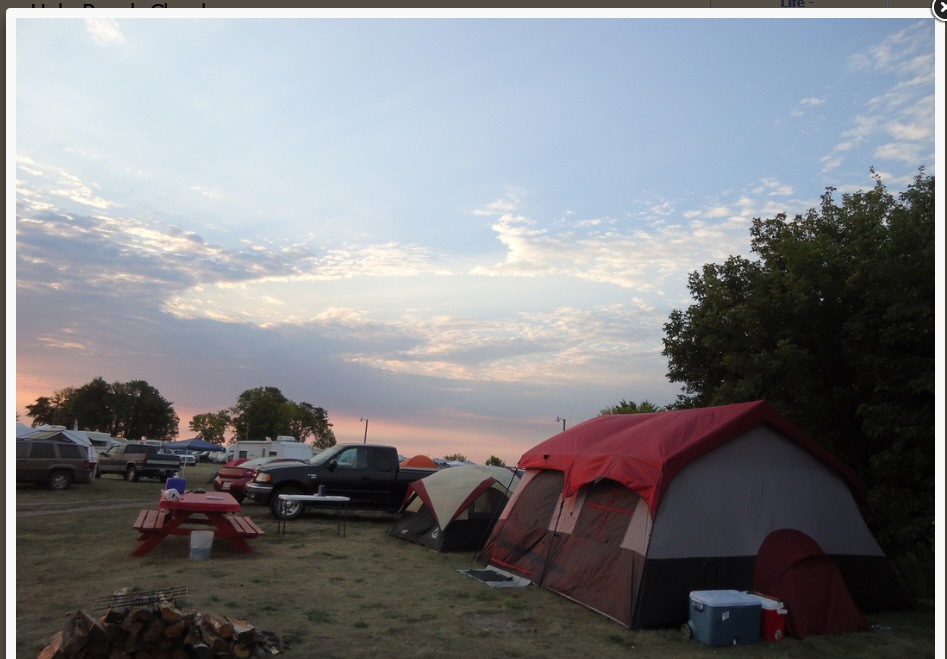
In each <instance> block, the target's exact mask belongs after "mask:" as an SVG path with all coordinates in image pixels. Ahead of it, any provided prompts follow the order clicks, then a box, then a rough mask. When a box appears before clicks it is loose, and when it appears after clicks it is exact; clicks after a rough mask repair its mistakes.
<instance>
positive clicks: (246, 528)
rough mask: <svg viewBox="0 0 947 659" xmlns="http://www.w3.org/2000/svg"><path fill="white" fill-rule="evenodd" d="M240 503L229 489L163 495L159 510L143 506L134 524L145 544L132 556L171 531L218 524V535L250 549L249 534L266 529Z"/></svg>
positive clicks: (184, 531) (143, 552) (182, 532)
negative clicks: (174, 496) (243, 512)
mask: <svg viewBox="0 0 947 659" xmlns="http://www.w3.org/2000/svg"><path fill="white" fill-rule="evenodd" d="M240 510H241V508H240V503H239V502H238V501H237V500H236V499H234V498H233V497H232V496H231V495H229V494H227V493H226V492H191V491H186V492H185V493H184V494H182V495H181V496H180V498H178V499H177V500H174V501H171V500H168V499H164V498H162V499H161V501H160V502H159V503H158V509H157V510H142V511H141V513H139V515H138V519H137V520H136V521H135V524H134V525H133V528H134V529H135V530H137V531H138V532H139V536H138V540H139V541H140V542H141V544H139V545H138V547H137V548H136V549H135V551H133V552H132V556H144V555H146V554H147V553H148V552H150V551H151V550H152V549H154V548H155V547H157V546H158V544H159V543H160V542H161V541H162V540H164V539H165V538H167V537H168V536H169V535H190V534H191V531H195V530H199V529H201V528H202V527H203V528H205V529H206V528H207V527H208V526H212V527H213V528H214V538H226V539H227V540H228V541H229V542H230V544H232V545H233V546H234V547H236V548H237V550H239V551H241V552H243V553H250V552H251V551H253V550H252V549H250V545H248V544H247V538H256V537H258V536H261V535H265V533H264V532H263V529H261V528H260V527H259V526H257V525H256V524H255V523H254V522H253V520H251V519H250V518H249V517H246V516H243V515H235V514H234V513H239V512H240Z"/></svg>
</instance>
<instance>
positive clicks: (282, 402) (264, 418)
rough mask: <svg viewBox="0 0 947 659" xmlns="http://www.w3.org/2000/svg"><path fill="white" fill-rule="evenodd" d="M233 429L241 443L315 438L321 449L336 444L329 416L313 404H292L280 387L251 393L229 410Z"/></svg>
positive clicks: (238, 399)
mask: <svg viewBox="0 0 947 659" xmlns="http://www.w3.org/2000/svg"><path fill="white" fill-rule="evenodd" d="M228 412H229V415H230V426H231V428H232V429H233V432H234V436H235V437H236V438H238V439H263V438H265V437H269V438H271V439H276V438H277V437H279V436H285V437H293V438H294V439H295V440H296V441H297V442H306V441H307V440H309V438H312V444H313V445H314V446H316V447H318V448H328V447H329V446H334V445H335V443H336V440H335V433H334V432H333V431H332V424H331V423H330V422H329V414H328V412H326V410H325V409H323V408H321V407H317V406H315V405H313V404H312V403H307V402H302V403H296V402H294V401H291V400H290V399H288V398H287V397H286V396H284V395H283V392H282V391H280V390H279V389H278V388H276V387H257V388H255V389H247V390H246V391H244V392H243V393H241V394H240V396H239V397H238V398H237V403H236V404H235V405H234V406H233V407H231V408H230V409H229V410H228Z"/></svg>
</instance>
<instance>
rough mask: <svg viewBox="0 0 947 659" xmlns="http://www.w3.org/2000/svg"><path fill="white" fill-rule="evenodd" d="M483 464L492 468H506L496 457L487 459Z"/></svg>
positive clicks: (492, 456)
mask: <svg viewBox="0 0 947 659" xmlns="http://www.w3.org/2000/svg"><path fill="white" fill-rule="evenodd" d="M484 464H488V465H492V466H494V467H505V466H506V463H505V462H503V460H501V459H500V458H498V457H497V456H495V455H491V456H490V458H489V459H488V460H487V461H486V462H485V463H484Z"/></svg>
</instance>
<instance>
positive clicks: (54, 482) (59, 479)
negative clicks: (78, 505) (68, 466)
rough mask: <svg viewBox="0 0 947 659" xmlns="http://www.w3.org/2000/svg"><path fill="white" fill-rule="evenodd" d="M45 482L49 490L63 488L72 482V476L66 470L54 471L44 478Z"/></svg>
mask: <svg viewBox="0 0 947 659" xmlns="http://www.w3.org/2000/svg"><path fill="white" fill-rule="evenodd" d="M46 484H47V485H48V486H49V489H51V490H65V489H66V488H67V487H69V486H70V485H71V484H72V477H71V476H70V475H69V472H67V471H62V470H58V471H54V472H53V473H51V474H50V475H49V478H47V479H46Z"/></svg>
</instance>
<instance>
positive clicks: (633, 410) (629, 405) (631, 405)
mask: <svg viewBox="0 0 947 659" xmlns="http://www.w3.org/2000/svg"><path fill="white" fill-rule="evenodd" d="M665 409H666V408H663V407H658V406H657V405H655V404H654V403H652V402H650V401H647V400H643V401H641V402H640V403H635V402H634V401H627V400H625V399H624V398H622V400H621V402H620V403H618V405H613V406H611V407H606V408H605V409H604V410H602V411H600V412H599V414H647V413H649V412H662V411H664V410H665Z"/></svg>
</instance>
